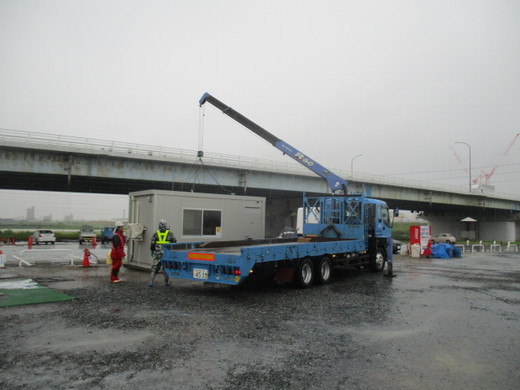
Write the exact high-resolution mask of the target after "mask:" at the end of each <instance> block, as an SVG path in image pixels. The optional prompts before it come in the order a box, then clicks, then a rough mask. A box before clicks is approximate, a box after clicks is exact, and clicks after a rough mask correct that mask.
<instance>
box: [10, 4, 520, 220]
mask: <svg viewBox="0 0 520 390" xmlns="http://www.w3.org/2000/svg"><path fill="white" fill-rule="evenodd" d="M0 59H1V60H0V128H5V129H13V130H23V131H36V132H46V133H52V134H63V135H73V136H80V137H90V138H100V139H106V140H116V141H124V142H132V143H143V144H151V145H166V146H171V147H175V148H183V149H190V150H199V149H202V150H204V151H205V152H213V153H224V154H233V155H247V156H252V157H260V158H268V159H276V160H282V161H286V159H287V157H286V156H282V155H281V153H279V152H278V151H277V150H276V149H274V148H273V147H272V146H271V145H270V144H269V143H267V142H265V141H264V140H262V139H260V138H258V136H256V135H254V134H253V133H251V132H249V131H248V130H246V129H244V128H243V127H242V126H240V125H239V124H237V123H236V122H234V121H233V120H231V119H229V118H228V117H226V116H225V115H223V114H222V113H220V112H219V111H218V110H217V109H215V108H214V107H212V106H208V107H205V116H204V118H205V119H204V126H203V129H204V131H203V133H202V134H203V136H202V141H201V140H200V138H201V137H199V135H200V134H201V133H200V128H201V127H202V126H201V124H200V122H199V121H200V119H199V118H200V111H199V106H198V99H199V98H200V97H201V95H202V94H203V93H204V92H209V93H211V94H212V95H214V96H215V97H216V98H218V99H220V100H221V101H223V102H224V103H226V104H228V105H230V106H231V107H233V108H234V109H236V110H237V111H239V112H240V113H242V114H243V115H245V116H246V117H248V118H249V119H251V120H253V121H254V122H256V123H258V124H259V125H261V126H262V127H264V128H265V129H267V130H268V131H270V132H272V133H273V134H275V135H276V136H278V137H279V138H281V139H283V140H284V141H286V142H288V143H289V144H291V145H293V146H295V147H297V148H298V149H300V150H301V151H302V152H304V153H307V154H308V155H310V156H311V157H312V158H314V159H315V160H317V161H318V162H320V163H321V164H322V165H325V166H326V167H328V168H332V169H333V170H334V168H336V169H345V170H350V166H351V161H352V158H353V157H355V156H357V155H359V154H362V156H360V157H359V158H356V159H355V164H354V167H355V170H356V171H358V172H367V173H372V174H384V175H393V176H399V177H403V178H407V179H422V180H426V181H431V182H435V183H440V184H454V185H461V186H465V185H467V183H468V174H467V171H465V169H467V168H468V151H469V148H468V147H467V146H466V145H463V144H455V142H456V141H462V142H466V143H468V144H470V145H471V150H472V168H473V176H474V177H475V176H477V175H478V174H479V173H480V171H481V170H484V171H489V170H491V169H492V168H493V167H495V166H498V169H497V170H496V172H495V174H494V175H493V176H492V177H491V179H490V184H492V185H495V187H496V189H497V191H501V192H508V193H516V194H520V139H518V140H517V142H516V143H515V144H514V145H513V146H512V147H511V148H509V147H510V145H511V142H512V141H513V139H514V137H515V135H516V134H517V133H520V120H519V119H520V109H519V107H520V71H519V69H520V1H518V0H447V1H444V0H431V1H430V0H416V1H407V0H401V1H391V0H379V1H378V0H372V1H368V0H367V1H362V0H357V1H353V0H337V1H333V0H322V1H315V0H314V1H308V0H294V1H293V0H287V1H283V0H278V1H269V0H262V1H256V0H250V1H239V0H219V1H215V0H213V1H209V0H208V1H197V0H189V1H188V0H186V1H184V0H146V1H144V0H143V1H136V0H124V1H123V0H121V1H114V0H99V1H96V0H89V1H81V0H77V1H73V0H61V1H59V0H55V1H51V0H0ZM506 151H508V153H507V154H506V155H505V156H504V155H503V154H504V152H506ZM12 195H13V193H12V192H7V193H6V192H5V191H0V201H1V205H0V215H7V214H10V213H15V214H16V215H18V214H20V212H19V211H16V212H15V211H14V210H13V206H10V207H9V208H6V207H5V199H8V198H12ZM11 204H12V203H11ZM15 204H18V203H15ZM29 206H31V204H25V203H24V204H23V205H21V206H20V207H21V208H20V209H21V210H22V211H23V212H22V215H25V208H27V207H29ZM59 212H60V213H61V211H59ZM6 213H7V214H6ZM37 214H38V210H37ZM54 214H55V215H57V214H56V212H55V213H54ZM63 214H64V215H65V214H68V212H63ZM75 214H76V213H75Z"/></svg>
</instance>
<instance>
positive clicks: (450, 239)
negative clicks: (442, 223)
mask: <svg viewBox="0 0 520 390" xmlns="http://www.w3.org/2000/svg"><path fill="white" fill-rule="evenodd" d="M455 242H457V240H456V239H455V237H454V236H453V235H452V234H451V233H439V234H437V235H436V236H435V237H432V244H439V243H446V244H455Z"/></svg>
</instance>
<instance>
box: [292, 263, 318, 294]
mask: <svg viewBox="0 0 520 390" xmlns="http://www.w3.org/2000/svg"><path fill="white" fill-rule="evenodd" d="M294 278H295V282H296V283H297V284H298V286H299V287H301V288H307V287H310V286H311V285H312V282H313V280H314V266H313V264H312V260H311V259H310V258H309V257H305V258H304V259H302V260H301V261H300V263H299V264H298V267H297V268H296V274H295V275H294Z"/></svg>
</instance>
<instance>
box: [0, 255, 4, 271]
mask: <svg viewBox="0 0 520 390" xmlns="http://www.w3.org/2000/svg"><path fill="white" fill-rule="evenodd" d="M0 268H5V260H4V252H2V251H0Z"/></svg>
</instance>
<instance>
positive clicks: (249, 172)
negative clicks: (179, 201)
mask: <svg viewBox="0 0 520 390" xmlns="http://www.w3.org/2000/svg"><path fill="white" fill-rule="evenodd" d="M334 171H335V173H337V174H338V175H340V176H342V177H344V178H345V179H347V180H348V181H349V192H350V193H361V192H363V193H365V194H366V195H367V196H371V197H374V198H379V199H383V200H385V201H386V202H387V203H388V205H389V206H390V207H391V208H400V209H406V210H416V211H420V212H421V213H422V214H423V215H424V217H425V218H426V219H428V220H429V221H430V224H431V225H432V228H433V230H434V231H436V232H441V231H449V232H452V233H453V234H455V235H456V236H457V237H464V234H466V232H467V234H470V235H473V237H471V238H474V239H483V240H494V239H496V240H501V241H509V240H510V241H518V240H520V196H513V195H508V194H498V193H469V192H468V189H467V186H461V187H455V186H443V185H436V184H433V183H425V182H420V181H415V180H404V179H401V178H393V177H386V176H382V175H368V174H361V173H359V174H355V175H352V174H351V173H350V172H346V171H343V170H341V169H339V170H334ZM0 188H1V189H18V190H34V191H65V192H92V193H110V194H128V193H129V192H133V191H139V190H146V189H162V190H175V191H195V192H212V193H227V194H229V193H234V194H237V195H254V196H263V197H266V198H267V205H268V209H267V219H268V221H267V222H266V226H267V230H268V231H267V234H268V235H272V234H273V233H274V232H275V231H279V230H280V229H281V228H283V226H286V225H292V224H294V221H293V220H292V218H293V215H294V210H295V209H296V208H297V207H298V206H299V205H300V203H301V195H302V193H307V194H310V195H320V194H328V193H329V192H330V191H329V188H328V186H327V183H326V182H325V180H323V179H322V178H320V177H318V176H316V175H315V174H314V173H312V172H311V171H310V170H308V169H306V168H305V167H303V166H300V165H298V164H297V163H295V162H293V161H292V160H291V159H287V162H285V163H284V162H279V161H271V160H261V159H253V158H249V157H240V156H230V155H222V154H210V153H206V154H205V155H204V156H203V157H198V155H197V151H191V150H183V149H175V148H167V147H160V146H151V145H138V144H130V143H124V142H116V141H107V140H97V139H89V138H80V137H70V136H62V135H55V134H46V133H37V132H22V131H14V130H8V129H0ZM466 217H471V218H473V219H475V220H477V221H478V222H477V223H472V224H469V223H467V222H461V220H462V219H464V218H466Z"/></svg>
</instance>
